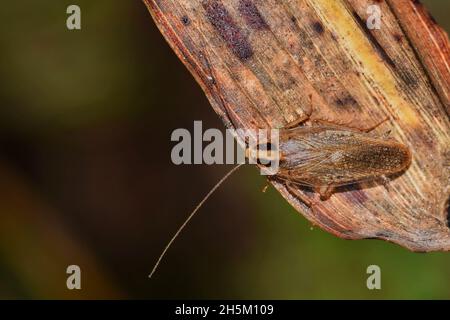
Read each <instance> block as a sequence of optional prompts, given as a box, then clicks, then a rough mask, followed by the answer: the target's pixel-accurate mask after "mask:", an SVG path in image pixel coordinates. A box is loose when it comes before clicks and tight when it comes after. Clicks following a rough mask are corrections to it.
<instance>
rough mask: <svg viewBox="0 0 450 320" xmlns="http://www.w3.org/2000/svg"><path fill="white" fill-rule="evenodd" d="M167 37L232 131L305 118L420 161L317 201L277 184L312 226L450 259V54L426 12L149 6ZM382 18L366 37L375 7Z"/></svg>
mask: <svg viewBox="0 0 450 320" xmlns="http://www.w3.org/2000/svg"><path fill="white" fill-rule="evenodd" d="M144 2H145V4H146V5H147V7H148V9H149V11H150V13H151V15H152V16H153V18H154V20H155V22H156V24H157V26H158V28H159V29H160V30H161V32H162V34H163V35H164V37H165V38H166V39H167V41H168V42H169V44H170V45H171V47H172V48H173V50H174V51H175V52H176V53H177V55H178V57H179V58H180V59H181V60H182V61H183V62H184V64H185V65H186V66H187V67H188V68H189V70H190V71H191V73H192V74H193V76H194V77H195V79H196V80H197V82H198V83H199V84H200V85H201V87H202V88H203V90H204V91H205V93H206V95H207V97H208V99H209V101H210V102H211V105H212V106H213V108H214V110H215V111H216V112H217V114H218V115H219V116H220V117H221V118H222V120H223V121H224V123H225V124H226V125H227V127H230V128H266V127H276V128H279V127H282V126H284V125H285V124H286V123H288V122H291V121H293V120H295V119H296V118H298V117H300V116H302V115H304V114H305V113H306V112H307V111H308V108H309V106H310V104H311V100H310V98H309V96H311V97H312V104H313V106H314V117H317V118H322V119H329V120H331V121H333V122H337V123H342V124H347V125H353V126H357V127H370V126H371V125H373V124H374V123H377V122H379V121H380V120H383V119H384V118H386V116H388V117H389V119H390V121H388V122H386V123H384V124H383V125H382V126H380V127H379V128H377V132H378V133H380V134H383V133H384V132H387V131H390V132H391V133H390V134H391V136H392V137H394V138H395V139H396V140H398V141H400V142H402V143H404V144H406V145H408V146H409V148H410V149H411V150H412V153H413V160H412V164H411V166H410V168H409V169H408V170H407V171H406V172H405V173H404V174H402V175H400V176H399V177H396V178H395V179H393V180H392V181H390V182H389V186H388V188H385V187H384V186H383V185H382V184H379V183H375V182H372V183H365V184H363V185H361V184H360V185H357V186H352V187H346V188H341V189H340V190H339V192H338V193H335V194H334V195H333V196H332V197H331V198H330V199H329V200H327V201H323V202H320V201H318V202H317V206H316V207H315V210H314V212H313V210H311V208H309V207H308V205H307V204H305V203H304V202H303V201H301V199H300V197H299V196H298V195H299V193H300V194H301V195H302V196H303V197H308V198H313V199H317V198H318V195H317V194H314V193H311V192H307V191H306V190H304V189H303V188H298V189H295V190H293V189H289V188H288V187H287V186H286V185H284V184H283V183H280V182H277V181H273V182H272V183H273V184H274V186H275V187H276V188H277V189H278V190H279V191H280V193H281V194H282V195H283V197H285V198H286V199H287V200H288V201H289V202H290V203H291V204H292V205H293V206H294V207H295V208H296V209H297V210H298V211H299V212H300V213H302V214H303V215H304V216H305V217H307V218H308V219H309V220H310V221H311V222H312V223H313V224H316V225H319V226H320V227H321V228H323V229H325V230H327V231H329V232H331V233H333V234H335V235H337V236H339V237H342V238H346V239H362V238H379V239H385V240H388V241H392V242H395V243H398V244H400V245H402V246H404V247H407V248H408V249H410V250H414V251H436V250H450V229H449V227H448V222H447V206H448V199H449V194H450V184H449V180H450V150H449V147H450V138H449V135H450V123H449V117H448V114H450V112H449V110H450V103H449V101H450V99H449V83H450V81H449V79H450V76H449V70H450V68H449V61H450V59H449V42H448V37H447V35H446V34H445V33H444V32H443V31H442V30H441V29H440V28H439V27H438V26H437V25H436V23H435V22H434V20H433V19H432V18H431V16H430V15H429V14H428V13H427V12H426V11H425V9H424V8H423V7H422V5H421V4H420V3H419V2H418V1H410V0H386V1H383V0H377V1H370V0H283V1H280V0H144ZM372 4H376V5H379V6H380V9H381V12H382V25H381V29H380V30H376V29H374V30H369V29H368V28H367V27H366V20H367V18H368V14H367V7H368V6H369V5H372Z"/></svg>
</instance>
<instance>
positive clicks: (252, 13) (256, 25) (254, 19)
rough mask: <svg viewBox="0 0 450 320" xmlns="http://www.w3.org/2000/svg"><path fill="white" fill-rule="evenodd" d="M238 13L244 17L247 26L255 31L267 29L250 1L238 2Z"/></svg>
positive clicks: (242, 0)
mask: <svg viewBox="0 0 450 320" xmlns="http://www.w3.org/2000/svg"><path fill="white" fill-rule="evenodd" d="M239 12H240V13H241V15H242V16H243V17H244V19H245V21H246V22H247V24H248V25H249V26H250V27H251V28H252V29H255V30H265V29H269V26H268V25H267V23H266V21H265V20H264V18H263V17H262V16H261V13H260V12H259V10H258V8H257V7H256V5H255V4H254V3H253V1H252V0H240V1H239Z"/></svg>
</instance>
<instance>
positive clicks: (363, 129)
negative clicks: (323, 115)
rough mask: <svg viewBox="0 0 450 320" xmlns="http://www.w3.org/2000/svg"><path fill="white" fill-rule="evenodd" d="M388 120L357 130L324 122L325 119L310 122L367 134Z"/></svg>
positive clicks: (339, 124) (328, 121)
mask: <svg viewBox="0 0 450 320" xmlns="http://www.w3.org/2000/svg"><path fill="white" fill-rule="evenodd" d="M388 120H389V117H386V118H385V119H383V120H382V121H380V122H378V123H376V124H375V125H373V126H370V127H368V128H358V127H354V126H352V125H348V124H342V123H337V122H333V121H330V120H325V119H314V120H312V122H313V123H316V124H324V125H327V126H332V127H336V128H347V129H351V130H356V131H360V132H366V133H369V132H370V131H372V130H374V129H376V128H378V127H379V126H380V125H382V124H383V123H385V122H386V121H388Z"/></svg>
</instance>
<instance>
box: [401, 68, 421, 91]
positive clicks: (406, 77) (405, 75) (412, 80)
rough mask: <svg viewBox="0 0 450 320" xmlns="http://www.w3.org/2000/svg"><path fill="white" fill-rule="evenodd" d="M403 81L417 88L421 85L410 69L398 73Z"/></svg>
mask: <svg viewBox="0 0 450 320" xmlns="http://www.w3.org/2000/svg"><path fill="white" fill-rule="evenodd" d="M398 74H399V76H400V78H401V79H402V80H403V82H404V83H405V84H406V85H407V86H408V87H410V88H412V89H415V88H417V87H418V86H419V84H418V81H417V79H416V76H415V75H414V74H412V73H411V72H410V71H408V70H404V69H403V70H400V72H399V73H398Z"/></svg>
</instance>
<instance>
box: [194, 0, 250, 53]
mask: <svg viewBox="0 0 450 320" xmlns="http://www.w3.org/2000/svg"><path fill="white" fill-rule="evenodd" d="M202 5H203V8H204V9H205V10H206V16H207V18H208V20H209V22H211V24H212V25H213V26H214V28H215V29H216V30H217V32H218V33H219V35H220V36H221V37H222V39H223V40H224V41H225V42H226V44H227V46H228V47H229V48H230V49H231V51H232V52H233V54H234V55H236V56H237V57H238V58H239V59H240V60H241V61H245V60H248V59H249V58H251V57H252V56H253V49H252V47H251V45H250V43H249V42H248V39H247V37H246V36H245V35H244V34H243V31H242V30H241V29H240V28H239V27H238V26H237V25H236V23H235V22H234V20H233V18H232V17H231V15H230V13H229V12H228V11H227V9H226V8H225V6H224V5H223V4H222V3H221V2H220V1H218V0H204V1H202Z"/></svg>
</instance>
